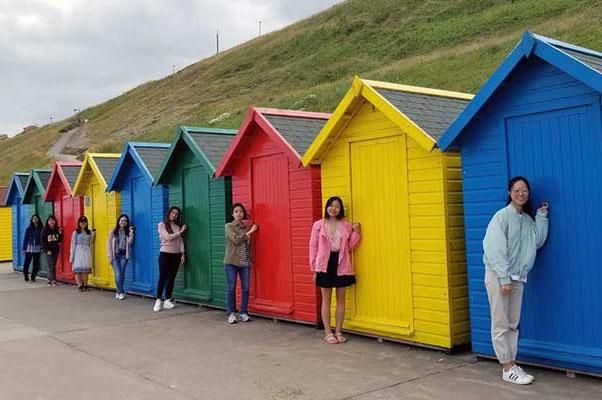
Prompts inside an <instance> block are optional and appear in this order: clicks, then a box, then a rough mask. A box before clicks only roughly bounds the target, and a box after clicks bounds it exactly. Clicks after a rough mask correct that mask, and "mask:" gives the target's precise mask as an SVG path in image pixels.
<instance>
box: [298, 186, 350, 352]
mask: <svg viewBox="0 0 602 400" xmlns="http://www.w3.org/2000/svg"><path fill="white" fill-rule="evenodd" d="M360 238H361V233H360V224H359V223H355V224H353V225H352V224H350V223H349V222H347V221H346V220H345V209H344V208H343V200H341V198H340V197H336V196H334V197H331V198H329V199H328V200H327V201H326V207H325V210H324V218H323V219H320V220H318V221H316V222H315V223H314V225H313V228H312V230H311V239H310V242H309V265H310V268H311V271H312V272H313V273H314V279H315V281H316V285H318V287H320V290H321V292H322V322H323V323H324V333H325V336H324V340H325V341H326V343H328V344H337V343H345V342H346V341H347V339H346V338H345V337H344V336H343V334H342V333H341V329H342V328H343V321H344V320H345V288H347V287H348V286H351V285H354V284H355V271H354V269H353V264H352V260H351V252H352V251H353V250H355V249H356V248H357V246H358V244H359V242H360ZM332 288H335V290H336V302H337V305H336V325H335V331H334V334H333V333H332V329H331V327H330V303H331V297H332Z"/></svg>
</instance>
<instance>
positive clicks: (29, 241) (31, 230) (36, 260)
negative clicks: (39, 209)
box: [23, 214, 42, 282]
mask: <svg viewBox="0 0 602 400" xmlns="http://www.w3.org/2000/svg"><path fill="white" fill-rule="evenodd" d="M41 253H42V221H41V220H40V216H39V215H38V214H34V215H32V216H31V219H30V220H29V226H28V227H27V229H25V237H24V238H23V254H25V260H24V261H23V278H24V279H25V281H29V264H31V263H32V262H33V269H32V270H31V281H32V282H35V281H36V276H37V275H38V271H39V270H40V254H41Z"/></svg>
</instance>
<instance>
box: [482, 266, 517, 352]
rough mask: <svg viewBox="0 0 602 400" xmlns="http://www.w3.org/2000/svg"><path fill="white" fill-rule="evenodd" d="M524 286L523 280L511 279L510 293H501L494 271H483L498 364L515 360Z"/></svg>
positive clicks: (492, 338) (492, 340)
mask: <svg viewBox="0 0 602 400" xmlns="http://www.w3.org/2000/svg"><path fill="white" fill-rule="evenodd" d="M524 286H525V284H524V283H523V282H519V281H512V293H511V294H508V295H503V294H502V286H501V285H500V281H499V279H498V277H497V275H496V274H495V272H493V271H490V270H489V269H488V268H487V270H486V272H485V288H486V289H487V297H488V298H489V310H490V311H491V342H492V343H493V349H494V350H495V355H496V356H497V359H498V360H499V362H500V364H506V363H509V362H512V361H515V360H516V352H517V351H518V323H519V321H520V311H521V306H522V303H523V290H524Z"/></svg>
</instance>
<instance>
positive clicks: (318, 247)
mask: <svg viewBox="0 0 602 400" xmlns="http://www.w3.org/2000/svg"><path fill="white" fill-rule="evenodd" d="M360 238H361V235H360V234H359V233H357V232H354V231H353V229H352V227H351V224H350V223H349V222H347V221H343V235H342V237H341V249H340V251H339V267H338V268H337V275H355V271H354V270H353V263H352V261H351V251H352V250H355V248H356V247H357V246H358V244H359V242H360ZM329 257H330V240H328V233H327V232H326V226H325V225H324V219H320V220H318V221H316V222H314V226H313V227H312V229H311V238H310V239H309V268H310V269H311V271H312V272H326V270H327V268H328V258H329Z"/></svg>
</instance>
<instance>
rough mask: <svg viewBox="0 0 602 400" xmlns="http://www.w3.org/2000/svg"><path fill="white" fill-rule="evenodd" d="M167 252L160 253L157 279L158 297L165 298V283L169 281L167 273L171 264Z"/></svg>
mask: <svg viewBox="0 0 602 400" xmlns="http://www.w3.org/2000/svg"><path fill="white" fill-rule="evenodd" d="M168 262H169V261H168V260H167V254H166V253H159V280H158V281H157V299H159V300H165V294H164V292H165V285H166V283H167V274H168V271H169V265H168Z"/></svg>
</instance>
